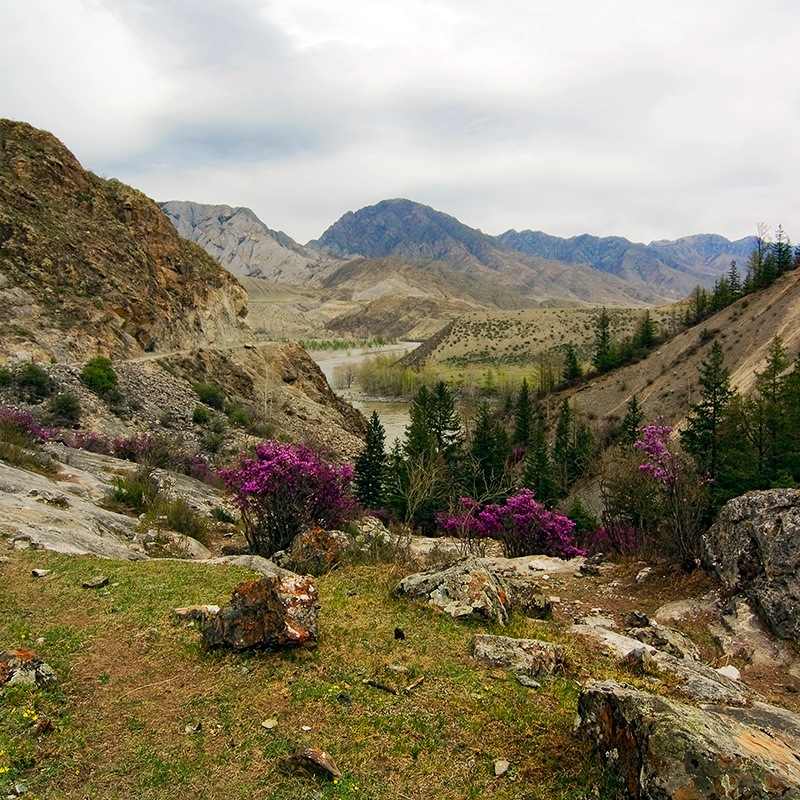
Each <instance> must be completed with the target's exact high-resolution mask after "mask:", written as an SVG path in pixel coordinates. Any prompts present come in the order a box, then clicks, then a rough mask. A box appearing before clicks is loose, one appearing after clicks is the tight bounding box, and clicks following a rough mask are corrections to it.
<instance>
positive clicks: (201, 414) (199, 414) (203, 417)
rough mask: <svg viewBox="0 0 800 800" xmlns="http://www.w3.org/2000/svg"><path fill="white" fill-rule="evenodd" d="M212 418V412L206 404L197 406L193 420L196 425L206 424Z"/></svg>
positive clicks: (193, 413)
mask: <svg viewBox="0 0 800 800" xmlns="http://www.w3.org/2000/svg"><path fill="white" fill-rule="evenodd" d="M210 419H211V413H210V412H209V410H208V409H207V408H206V407H205V406H195V407H194V411H193V412H192V422H193V423H194V424H195V425H205V423H206V422H208V421H209V420H210Z"/></svg>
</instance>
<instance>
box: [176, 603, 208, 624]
mask: <svg viewBox="0 0 800 800" xmlns="http://www.w3.org/2000/svg"><path fill="white" fill-rule="evenodd" d="M172 613H173V614H175V616H176V617H177V618H178V620H179V621H181V622H191V621H194V620H203V621H204V620H207V619H208V618H209V617H213V616H216V615H217V614H218V613H219V606H214V605H202V606H183V607H182V608H175V609H173V611H172Z"/></svg>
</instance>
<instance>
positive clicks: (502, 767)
mask: <svg viewBox="0 0 800 800" xmlns="http://www.w3.org/2000/svg"><path fill="white" fill-rule="evenodd" d="M510 768H511V764H509V763H508V761H505V760H504V759H500V760H499V761H495V762H494V776H495V778H502V777H503V775H505V774H506V773H507V772H508V770H509V769H510Z"/></svg>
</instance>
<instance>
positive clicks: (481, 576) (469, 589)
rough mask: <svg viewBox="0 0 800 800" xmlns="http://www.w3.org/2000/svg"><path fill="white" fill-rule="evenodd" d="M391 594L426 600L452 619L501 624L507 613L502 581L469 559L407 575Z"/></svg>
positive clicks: (476, 560)
mask: <svg viewBox="0 0 800 800" xmlns="http://www.w3.org/2000/svg"><path fill="white" fill-rule="evenodd" d="M393 594H394V595H395V597H399V596H402V595H406V596H409V597H419V598H423V599H426V600H427V601H428V602H429V603H430V604H431V605H433V606H436V607H437V608H440V609H441V610H442V611H444V612H445V613H446V614H449V615H450V616H451V617H453V618H454V619H461V618H463V617H478V618H480V619H485V620H489V621H490V622H498V623H500V624H505V623H506V621H507V620H508V615H509V609H510V601H509V592H508V587H507V586H506V585H505V583H504V581H503V580H502V579H501V578H499V577H498V576H497V575H494V574H492V572H490V571H489V570H488V569H487V568H486V566H484V564H483V563H482V561H481V559H479V558H475V557H473V556H469V557H467V558H462V559H460V560H458V561H455V562H452V563H450V564H445V565H444V566H439V567H432V568H431V569H426V570H424V571H423V572H417V573H415V574H413V575H408V576H407V577H405V578H403V580H402V581H400V583H399V584H398V585H397V587H396V588H395V590H394V593H393Z"/></svg>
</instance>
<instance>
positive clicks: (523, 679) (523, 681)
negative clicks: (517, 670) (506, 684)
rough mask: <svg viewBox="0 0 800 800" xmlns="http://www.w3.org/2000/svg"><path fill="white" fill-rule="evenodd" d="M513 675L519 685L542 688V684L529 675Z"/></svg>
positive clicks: (528, 687)
mask: <svg viewBox="0 0 800 800" xmlns="http://www.w3.org/2000/svg"><path fill="white" fill-rule="evenodd" d="M514 677H515V678H516V679H517V683H518V684H519V685H520V686H524V687H525V688H526V689H541V688H542V684H541V683H539V682H538V681H535V680H534V679H533V678H531V677H530V676H529V675H515V676H514Z"/></svg>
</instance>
